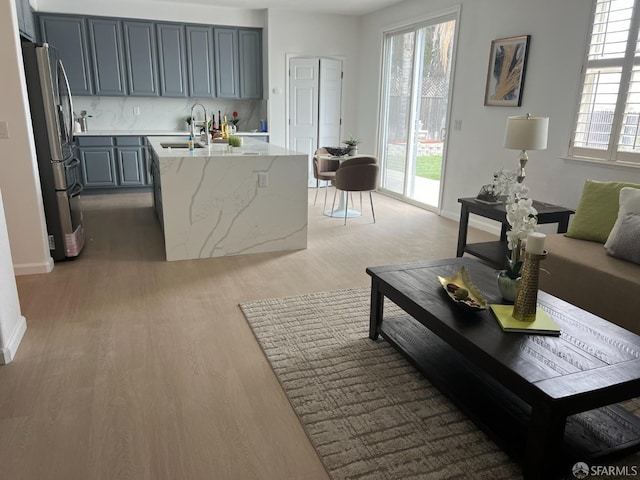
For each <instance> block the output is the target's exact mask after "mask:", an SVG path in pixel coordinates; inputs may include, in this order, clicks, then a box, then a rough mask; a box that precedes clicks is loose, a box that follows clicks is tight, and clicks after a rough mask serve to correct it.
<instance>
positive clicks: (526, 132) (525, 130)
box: [504, 113, 549, 183]
mask: <svg viewBox="0 0 640 480" xmlns="http://www.w3.org/2000/svg"><path fill="white" fill-rule="evenodd" d="M548 130H549V117H532V116H531V115H530V114H529V113H527V114H526V115H525V116H521V117H507V128H506V129H505V131H504V148H510V149H512V150H521V151H520V169H519V170H518V177H517V180H518V182H519V183H522V181H523V180H524V176H525V173H524V166H525V165H526V164H527V160H529V157H528V155H527V150H544V149H545V148H547V131H548Z"/></svg>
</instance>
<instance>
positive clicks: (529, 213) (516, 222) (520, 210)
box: [498, 183, 538, 302]
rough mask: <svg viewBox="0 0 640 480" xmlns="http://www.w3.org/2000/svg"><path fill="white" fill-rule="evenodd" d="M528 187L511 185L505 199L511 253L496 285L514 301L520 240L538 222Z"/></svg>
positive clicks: (525, 236) (503, 294)
mask: <svg viewBox="0 0 640 480" xmlns="http://www.w3.org/2000/svg"><path fill="white" fill-rule="evenodd" d="M528 190H529V189H528V188H527V187H526V186H524V185H523V184H522V183H516V184H515V185H512V186H511V192H510V194H509V196H508V197H507V199H506V202H505V203H506V205H505V209H506V211H507V221H508V222H509V225H510V226H511V229H510V230H509V231H508V232H507V246H508V248H509V250H511V255H510V256H509V257H507V264H506V268H505V269H504V270H502V271H501V272H500V273H499V274H498V287H499V289H500V293H501V294H502V297H503V298H504V299H505V300H508V301H510V302H513V301H515V298H516V294H517V293H518V287H519V285H520V275H521V269H522V264H523V262H522V258H521V256H522V241H523V240H525V239H526V238H527V236H528V235H529V233H531V232H534V231H535V229H536V225H537V224H538V217H537V215H538V211H537V210H536V209H535V208H534V207H533V200H532V199H530V198H527V193H528Z"/></svg>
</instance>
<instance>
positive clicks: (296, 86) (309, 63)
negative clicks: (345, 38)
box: [288, 57, 342, 187]
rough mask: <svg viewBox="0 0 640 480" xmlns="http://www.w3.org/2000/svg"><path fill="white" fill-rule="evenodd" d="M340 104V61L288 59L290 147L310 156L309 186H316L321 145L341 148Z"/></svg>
mask: <svg viewBox="0 0 640 480" xmlns="http://www.w3.org/2000/svg"><path fill="white" fill-rule="evenodd" d="M341 104H342V61H341V60H333V59H328V58H317V57H316V58H301V57H296V58H291V59H290V60H289V125H288V127H289V134H288V139H289V140H288V147H289V149H290V150H295V151H296V152H301V153H306V154H307V155H308V156H309V167H308V168H309V186H310V187H314V186H315V184H316V181H315V179H314V178H313V164H312V159H313V153H314V152H315V151H316V149H317V148H318V147H319V146H320V147H330V146H340V125H341V123H342V119H341V110H342V108H341Z"/></svg>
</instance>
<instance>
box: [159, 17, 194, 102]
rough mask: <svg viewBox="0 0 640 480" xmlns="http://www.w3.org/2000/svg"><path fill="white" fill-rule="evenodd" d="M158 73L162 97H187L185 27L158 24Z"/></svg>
mask: <svg viewBox="0 0 640 480" xmlns="http://www.w3.org/2000/svg"><path fill="white" fill-rule="evenodd" d="M156 33H157V35H158V66H159V68H158V71H159V73H160V95H163V96H165V97H186V96H187V59H186V53H187V52H186V49H185V36H184V27H183V26H182V25H176V24H167V23H158V24H156Z"/></svg>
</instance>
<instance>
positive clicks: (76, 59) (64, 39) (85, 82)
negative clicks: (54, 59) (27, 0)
mask: <svg viewBox="0 0 640 480" xmlns="http://www.w3.org/2000/svg"><path fill="white" fill-rule="evenodd" d="M85 25H86V24H85V21H84V19H83V18H78V17H67V16H48V15H42V16H40V32H41V34H42V39H43V41H45V42H47V43H49V44H51V45H53V46H55V47H56V48H57V49H58V51H59V53H60V58H61V59H62V63H63V64H64V66H65V70H66V72H67V77H69V85H70V88H71V93H72V94H73V95H92V94H93V89H92V80H91V69H90V68H89V56H88V52H87V35H86V26H85Z"/></svg>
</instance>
